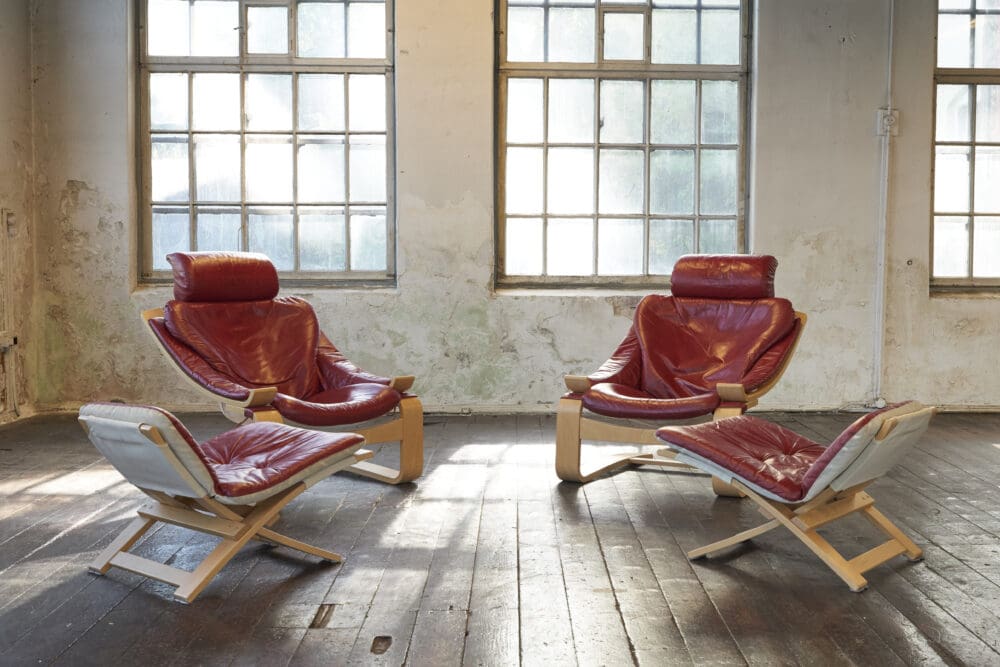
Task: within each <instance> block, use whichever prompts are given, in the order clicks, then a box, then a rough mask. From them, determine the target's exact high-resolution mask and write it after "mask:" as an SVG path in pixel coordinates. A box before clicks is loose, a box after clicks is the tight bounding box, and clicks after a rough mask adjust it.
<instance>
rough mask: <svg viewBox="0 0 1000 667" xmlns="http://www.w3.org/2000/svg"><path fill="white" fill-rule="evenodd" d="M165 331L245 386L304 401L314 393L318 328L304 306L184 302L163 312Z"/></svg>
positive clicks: (279, 301) (280, 301)
mask: <svg viewBox="0 0 1000 667" xmlns="http://www.w3.org/2000/svg"><path fill="white" fill-rule="evenodd" d="M164 319H165V322H166V325H167V330H168V331H169V332H170V334H171V335H173V336H174V337H175V338H177V339H178V340H180V341H181V342H182V343H185V344H186V345H187V346H188V347H190V348H191V349H192V350H194V352H195V353H196V354H198V355H199V356H201V357H202V358H203V359H205V361H207V362H208V364H209V365H210V366H212V368H214V369H215V370H217V371H219V372H220V373H222V374H223V375H226V376H228V377H230V378H232V379H233V380H234V381H235V382H237V383H239V384H242V385H245V386H250V387H255V386H256V387H277V388H278V391H279V392H280V393H282V394H287V395H289V396H299V397H301V396H308V395H309V394H313V393H315V392H317V391H319V390H320V388H321V387H320V379H319V371H318V370H317V368H316V351H317V346H318V344H319V339H320V331H319V323H318V322H317V321H316V314H315V313H314V312H313V309H312V306H310V305H309V303H308V302H306V301H303V300H302V299H299V298H296V297H279V298H276V299H273V300H270V301H248V302H232V303H227V302H222V303H210V302H208V303H186V302H181V301H171V302H169V303H167V306H166V308H165V309H164Z"/></svg>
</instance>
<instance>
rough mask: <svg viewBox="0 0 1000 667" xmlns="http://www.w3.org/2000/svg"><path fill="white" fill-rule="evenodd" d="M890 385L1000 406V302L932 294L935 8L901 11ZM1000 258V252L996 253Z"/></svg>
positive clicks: (930, 4)
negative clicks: (931, 214)
mask: <svg viewBox="0 0 1000 667" xmlns="http://www.w3.org/2000/svg"><path fill="white" fill-rule="evenodd" d="M897 4H898V5H900V11H899V13H898V14H897V17H896V30H895V51H896V53H895V58H894V62H895V67H894V89H895V93H894V97H895V100H896V102H895V103H896V105H897V106H898V107H899V108H900V110H901V116H900V120H901V124H902V125H901V127H900V135H899V136H898V137H897V138H896V139H895V140H894V142H893V160H892V170H891V173H892V189H891V195H892V196H891V199H890V208H889V211H890V227H889V257H888V276H889V279H888V290H889V299H888V304H889V312H888V318H887V328H886V347H885V359H886V363H885V368H884V383H885V387H886V394H887V395H888V396H891V397H899V396H908V395H912V396H918V397H920V398H921V399H922V400H925V401H926V402H928V403H933V404H937V405H942V406H958V407H973V408H996V407H997V406H1000V374H998V373H997V368H998V366H1000V345H998V341H1000V295H997V294H984V295H975V296H969V295H955V294H931V293H930V291H929V290H928V281H929V274H930V265H929V255H930V252H929V248H930V211H931V166H932V164H931V145H932V144H931V142H932V140H933V114H932V107H933V101H934V87H933V72H934V59H935V50H934V48H933V45H934V43H935V42H934V37H935V29H936V25H935V11H936V4H937V3H936V2H934V0H907V1H906V2H903V3H899V2H897ZM994 252H1000V249H996V248H995V249H994Z"/></svg>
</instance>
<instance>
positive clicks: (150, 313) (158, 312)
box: [142, 308, 163, 322]
mask: <svg viewBox="0 0 1000 667" xmlns="http://www.w3.org/2000/svg"><path fill="white" fill-rule="evenodd" d="M154 317H163V309H162V308H150V309H149V310H144V311H142V321H143V322H148V321H150V320H151V319H153V318H154Z"/></svg>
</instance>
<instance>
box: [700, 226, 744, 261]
mask: <svg viewBox="0 0 1000 667" xmlns="http://www.w3.org/2000/svg"><path fill="white" fill-rule="evenodd" d="M700 231H701V234H700V235H699V238H698V252H701V253H705V254H730V253H734V252H736V251H737V250H736V240H737V239H736V221H735V220H702V221H701V223H700Z"/></svg>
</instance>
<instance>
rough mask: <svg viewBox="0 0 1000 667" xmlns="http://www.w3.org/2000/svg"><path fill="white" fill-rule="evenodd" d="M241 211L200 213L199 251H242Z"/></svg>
mask: <svg viewBox="0 0 1000 667" xmlns="http://www.w3.org/2000/svg"><path fill="white" fill-rule="evenodd" d="M240 227H241V223H240V210H239V209H230V210H228V211H225V212H222V211H211V212H199V213H198V250H229V251H239V250H240V245H241V242H240Z"/></svg>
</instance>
